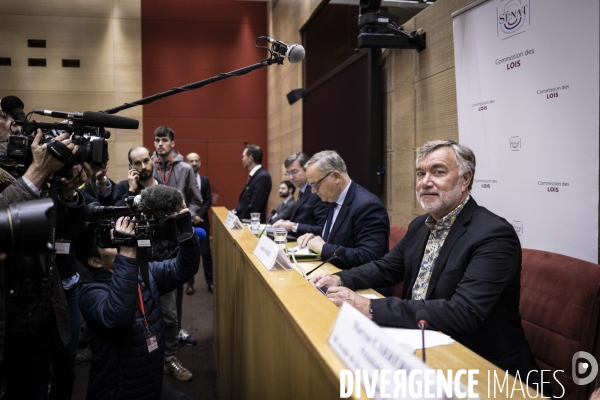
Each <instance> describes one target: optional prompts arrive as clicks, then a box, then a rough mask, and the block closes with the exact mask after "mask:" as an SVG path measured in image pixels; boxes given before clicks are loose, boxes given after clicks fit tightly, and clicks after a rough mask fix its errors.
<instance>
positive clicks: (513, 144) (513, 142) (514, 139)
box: [510, 136, 521, 151]
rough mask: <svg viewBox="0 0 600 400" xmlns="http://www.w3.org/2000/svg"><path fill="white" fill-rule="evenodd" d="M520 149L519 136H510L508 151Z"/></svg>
mask: <svg viewBox="0 0 600 400" xmlns="http://www.w3.org/2000/svg"><path fill="white" fill-rule="evenodd" d="M519 150H521V138H520V137H519V136H511V137H510V151H519Z"/></svg>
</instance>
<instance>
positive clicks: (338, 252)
mask: <svg viewBox="0 0 600 400" xmlns="http://www.w3.org/2000/svg"><path fill="white" fill-rule="evenodd" d="M344 254H346V248H345V247H344V246H340V247H338V248H337V249H335V251H334V252H333V255H332V256H331V257H329V258H328V259H327V260H325V261H323V262H322V263H321V264H319V265H318V266H317V268H315V269H313V270H312V271H310V272H309V273H308V274H306V275H310V274H312V273H313V272H315V271H316V270H318V269H319V268H321V267H322V266H323V265H324V264H327V263H328V262H329V261H331V260H333V259H334V258H340V257H343V256H344Z"/></svg>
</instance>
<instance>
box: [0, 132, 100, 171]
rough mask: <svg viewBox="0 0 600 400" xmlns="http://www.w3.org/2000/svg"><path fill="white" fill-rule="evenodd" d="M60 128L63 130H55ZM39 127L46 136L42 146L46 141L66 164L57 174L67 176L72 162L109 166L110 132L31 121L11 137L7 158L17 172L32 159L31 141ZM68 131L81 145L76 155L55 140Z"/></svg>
mask: <svg viewBox="0 0 600 400" xmlns="http://www.w3.org/2000/svg"><path fill="white" fill-rule="evenodd" d="M59 127H60V128H61V130H58V129H55V128H59ZM38 128H39V129H42V135H43V136H42V140H41V142H40V145H42V144H47V145H48V147H49V150H50V152H51V154H52V155H53V156H54V157H56V158H58V159H59V160H61V161H62V162H64V163H65V167H63V169H62V170H61V171H60V172H58V173H57V175H60V176H66V175H68V173H67V171H70V168H71V167H72V166H73V165H75V164H78V163H83V162H87V163H88V164H89V165H90V166H92V167H95V168H106V164H107V162H108V142H107V141H106V139H108V138H110V131H108V130H106V129H104V128H102V127H93V126H80V125H77V124H71V123H60V124H48V123H41V122H37V121H31V122H28V123H27V124H26V125H25V126H24V127H23V131H22V133H19V134H13V135H10V136H9V137H8V145H7V148H6V158H8V159H10V160H12V161H14V162H15V168H14V169H15V171H16V172H17V175H19V174H20V175H22V174H23V173H24V172H25V171H26V170H27V168H28V167H29V165H31V162H32V161H33V157H32V153H31V143H32V142H33V139H34V138H35V132H36V130H37V129H38ZM65 132H67V133H70V134H71V138H70V139H71V141H72V142H73V144H75V145H77V146H79V151H78V152H77V154H75V155H73V153H71V151H70V150H69V149H68V148H67V147H66V146H64V145H62V144H61V143H59V142H56V141H55V140H54V139H55V138H56V137H57V136H59V135H61V134H63V133H65Z"/></svg>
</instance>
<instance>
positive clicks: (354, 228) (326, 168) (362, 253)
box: [298, 151, 390, 269]
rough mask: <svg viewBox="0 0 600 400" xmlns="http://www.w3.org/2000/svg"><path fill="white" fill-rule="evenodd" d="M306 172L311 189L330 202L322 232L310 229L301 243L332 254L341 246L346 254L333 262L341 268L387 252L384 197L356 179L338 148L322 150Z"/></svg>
mask: <svg viewBox="0 0 600 400" xmlns="http://www.w3.org/2000/svg"><path fill="white" fill-rule="evenodd" d="M306 176H307V179H308V182H309V185H310V186H311V187H312V191H313V192H314V193H316V194H317V195H319V197H320V198H321V200H322V201H326V202H329V203H330V204H329V206H328V210H327V218H326V220H325V225H324V226H323V230H322V232H321V236H316V235H315V234H313V233H307V234H305V235H302V236H300V237H299V238H298V245H299V246H301V247H304V246H308V248H309V249H311V250H312V251H314V252H316V253H320V254H321V259H322V260H327V259H329V258H330V257H331V256H333V254H334V252H335V250H336V249H337V248H338V247H339V246H344V247H345V248H346V254H345V255H344V256H342V257H338V258H334V259H333V260H331V263H332V264H334V265H335V266H337V267H338V268H341V269H347V268H352V267H354V266H356V265H360V264H364V263H367V262H369V261H373V260H377V259H379V258H381V257H383V255H384V254H385V253H387V252H388V239H389V236H390V220H389V217H388V214H387V211H386V209H385V207H384V206H383V204H382V203H381V201H380V200H379V199H378V198H377V196H375V195H374V194H373V193H371V192H369V191H368V190H367V189H365V188H363V187H362V186H360V185H358V184H357V183H356V182H353V181H352V180H351V179H350V176H349V175H348V171H347V169H346V163H344V160H342V157H340V156H339V154H337V153H336V152H335V151H322V152H320V153H317V154H315V155H314V156H312V158H311V159H310V160H308V162H307V163H306Z"/></svg>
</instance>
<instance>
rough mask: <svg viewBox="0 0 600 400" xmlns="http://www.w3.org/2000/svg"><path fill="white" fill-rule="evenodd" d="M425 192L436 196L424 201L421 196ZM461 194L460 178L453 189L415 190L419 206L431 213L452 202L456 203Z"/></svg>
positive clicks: (444, 208)
mask: <svg viewBox="0 0 600 400" xmlns="http://www.w3.org/2000/svg"><path fill="white" fill-rule="evenodd" d="M425 194H437V195H438V196H437V197H434V198H432V199H429V200H427V201H425V200H422V199H421V196H422V195H425ZM462 195H463V193H462V189H461V180H460V179H459V180H458V182H457V183H456V186H455V187H454V189H451V190H443V191H438V190H421V191H420V192H417V199H418V200H419V204H420V205H421V207H423V209H424V210H425V211H427V212H428V213H430V214H431V213H435V212H438V211H443V210H446V209H448V208H449V207H451V206H452V205H453V204H454V203H456V202H457V201H458V200H459V199H460V198H461V197H462ZM448 211H452V210H448Z"/></svg>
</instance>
